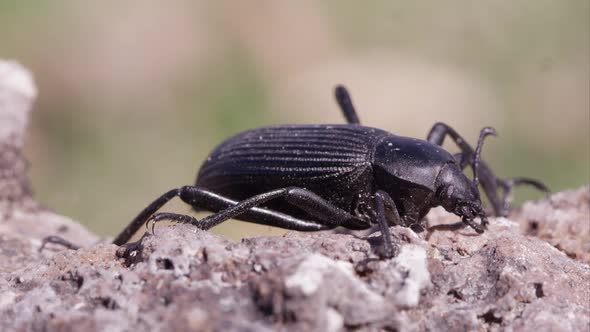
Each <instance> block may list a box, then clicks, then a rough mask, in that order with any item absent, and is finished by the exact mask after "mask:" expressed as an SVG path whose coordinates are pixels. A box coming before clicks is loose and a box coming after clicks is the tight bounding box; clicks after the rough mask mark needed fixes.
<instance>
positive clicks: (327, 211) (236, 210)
mask: <svg viewBox="0 0 590 332" xmlns="http://www.w3.org/2000/svg"><path fill="white" fill-rule="evenodd" d="M193 188H198V189H199V190H197V191H201V192H202V189H200V188H199V187H193ZM181 198H182V197H181ZM277 198H283V199H284V200H285V201H287V202H288V203H289V204H292V205H294V206H296V207H298V208H300V209H301V210H303V211H305V212H306V213H308V214H309V215H310V216H311V217H313V221H312V222H314V223H316V224H319V225H320V226H324V227H322V228H323V229H326V228H334V227H337V226H343V227H346V228H351V229H364V228H366V227H367V224H366V223H365V222H364V221H362V220H360V219H358V218H356V217H354V216H353V215H351V214H350V213H348V212H346V211H344V210H342V209H340V208H338V207H336V206H334V205H332V204H331V203H329V202H328V201H326V200H325V199H323V198H321V197H320V196H318V195H316V194H314V193H313V192H311V191H309V190H306V189H302V188H297V187H288V188H282V189H277V190H273V191H269V192H266V193H263V194H259V195H256V196H253V197H250V198H248V199H245V200H243V201H240V202H232V205H231V206H229V207H227V208H226V209H224V210H220V211H219V212H217V213H215V214H212V215H209V216H207V217H205V218H203V219H201V220H200V221H198V222H197V223H196V224H195V226H198V227H199V228H201V229H209V228H211V227H213V226H216V225H219V224H220V223H222V222H224V221H226V220H228V219H231V218H235V217H240V218H242V216H243V215H245V214H252V212H253V211H257V210H258V211H260V210H262V209H260V208H259V206H260V205H262V204H265V203H266V202H268V201H270V200H273V199H277ZM183 200H185V199H183ZM190 204H193V203H190ZM255 209H257V210H255ZM293 219H294V218H293ZM296 220H298V219H296ZM306 222H307V223H309V221H306ZM290 225H293V220H291V221H289V222H286V223H284V224H280V225H277V224H271V226H279V227H283V228H290V227H289V226H290ZM293 226H295V225H293ZM316 227H317V226H316Z"/></svg>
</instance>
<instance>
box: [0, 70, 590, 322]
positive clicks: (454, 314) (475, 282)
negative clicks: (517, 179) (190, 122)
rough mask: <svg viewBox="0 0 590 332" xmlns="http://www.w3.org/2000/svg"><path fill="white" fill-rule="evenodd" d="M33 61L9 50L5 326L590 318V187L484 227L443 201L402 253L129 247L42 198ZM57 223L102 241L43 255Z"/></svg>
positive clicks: (173, 231)
mask: <svg viewBox="0 0 590 332" xmlns="http://www.w3.org/2000/svg"><path fill="white" fill-rule="evenodd" d="M23 73H24V74H26V71H25V70H24V69H23V68H21V67H19V66H17V65H16V64H13V63H2V62H0V118H1V119H2V121H0V139H2V142H5V143H4V144H3V145H2V150H0V330H2V331H12V330H16V331H20V330H22V331H30V330H32V331H80V330H84V331H88V332H89V331H95V330H100V331H135V330H174V331H182V330H196V331H235V330H239V331H275V330H289V331H291V330H292V331H342V330H359V331H379V330H385V331H486V330H490V331H501V330H514V331H531V330H536V331H588V329H589V327H590V267H589V265H588V263H590V187H588V186H585V187H582V188H579V189H577V190H572V191H565V192H561V193H557V194H554V195H552V196H551V197H549V198H547V199H544V200H540V201H537V202H529V203H526V204H524V206H523V207H522V208H520V209H517V210H515V211H514V212H513V213H512V214H511V215H510V216H509V218H508V219H507V218H491V219H490V222H491V225H490V227H489V229H488V231H487V232H485V233H484V234H482V235H477V234H476V233H475V232H473V231H472V230H471V229H469V228H463V229H460V230H456V231H451V230H445V229H444V227H440V226H436V225H440V224H447V223H452V222H455V221H456V218H455V217H453V216H452V215H449V214H447V213H445V212H444V211H441V210H434V211H432V212H431V213H430V214H429V215H428V217H427V219H428V223H429V225H431V226H433V227H432V228H430V229H429V230H428V231H426V232H423V233H420V234H416V233H414V232H413V231H411V230H409V229H407V228H401V227H394V228H393V229H392V231H393V233H394V234H397V236H398V237H399V239H400V242H401V244H402V246H401V250H400V253H399V254H398V255H397V256H396V257H395V258H393V259H382V260H380V259H378V258H377V256H376V255H375V247H377V246H378V245H379V237H376V236H373V237H369V238H363V237H361V236H359V235H354V234H338V233H337V232H316V233H307V234H305V233H288V234H286V235H284V236H265V237H254V238H248V239H244V240H242V241H241V242H232V241H230V240H227V239H225V238H223V237H221V236H218V235H214V234H212V233H210V232H205V231H200V230H197V229H195V228H194V227H191V226H186V225H176V226H165V227H159V228H156V234H155V235H151V234H146V235H145V236H144V237H143V238H142V239H141V240H140V241H139V242H137V243H135V244H134V245H129V246H124V247H117V246H115V245H112V244H108V243H107V242H106V241H103V242H101V241H99V240H98V239H97V237H96V236H94V235H93V234H91V233H90V232H88V231H86V230H85V229H84V228H83V227H81V226H80V225H79V224H77V223H75V222H74V221H71V220H69V219H68V218H65V217H62V216H59V215H56V214H54V213H52V212H51V211H48V210H46V209H43V208H41V207H39V206H38V205H37V204H36V203H35V202H34V200H33V199H32V198H31V196H30V190H29V184H28V180H27V178H26V174H25V171H26V168H25V167H22V165H26V163H23V162H24V159H23V157H22V156H21V154H20V147H22V138H21V137H22V135H23V133H24V125H23V126H15V124H22V123H23V122H22V121H24V123H25V124H26V117H27V112H28V110H29V105H30V103H27V101H28V100H31V99H33V98H34V89H31V88H30V87H31V86H32V83H30V84H31V85H30V86H28V87H29V89H28V90H27V89H26V88H27V85H26V84H24V83H22V82H23V81H24V82H26V81H27V77H26V75H25V77H24V78H23V77H22V75H24V74H23ZM19 75H21V76H19ZM7 77H8V78H10V79H7ZM29 80H30V79H29ZM14 82H17V83H19V84H14ZM13 100H17V101H19V102H17V103H14V102H12V101H13ZM19 107H20V108H19ZM3 114H4V115H3ZM19 117H20V118H19ZM22 117H24V119H25V120H22ZM6 119H8V120H9V121H5V120H6ZM13 120H14V121H13ZM6 124H10V127H9V126H7V125H6ZM3 126H4V128H2V127H3ZM15 128H16V129H15ZM7 133H8V134H7ZM3 135H4V136H3ZM19 135H20V136H19ZM7 147H8V148H7ZM15 151H16V152H15ZM47 235H61V236H63V237H66V238H68V239H69V240H71V241H74V242H76V243H80V244H88V245H87V246H85V247H84V248H82V249H80V250H77V251H74V250H67V249H66V250H64V249H62V248H58V247H55V246H52V247H50V248H48V249H47V250H44V251H42V252H39V251H38V249H39V246H40V245H41V239H42V238H43V237H44V236H47Z"/></svg>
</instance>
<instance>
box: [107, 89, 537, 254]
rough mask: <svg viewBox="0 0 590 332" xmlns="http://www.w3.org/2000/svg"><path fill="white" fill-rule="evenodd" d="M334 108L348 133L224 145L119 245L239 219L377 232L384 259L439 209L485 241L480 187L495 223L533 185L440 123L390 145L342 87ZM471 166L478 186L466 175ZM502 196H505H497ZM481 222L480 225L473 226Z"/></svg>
mask: <svg viewBox="0 0 590 332" xmlns="http://www.w3.org/2000/svg"><path fill="white" fill-rule="evenodd" d="M335 96H336V100H337V102H338V104H339V106H340V109H341V110H342V112H343V114H344V116H345V118H346V120H347V124H338V125H280V126H272V127H264V128H258V129H252V130H248V131H245V132H242V133H239V134H237V135H235V136H233V137H231V138H229V139H227V140H226V141H225V142H223V143H221V144H220V145H219V146H218V147H217V148H216V149H215V150H213V152H211V154H210V155H209V157H208V158H207V160H206V161H205V162H204V164H203V165H202V167H201V169H200V171H199V173H198V175H197V179H196V182H195V185H194V186H184V187H181V188H177V189H172V190H170V191H168V192H167V193H165V194H163V195H162V196H160V197H159V198H157V199H156V200H155V201H154V202H153V203H151V204H150V205H149V206H147V207H146V208H145V209H144V210H143V211H141V213H140V214H139V215H138V216H137V217H136V218H135V219H134V220H133V221H131V223H130V224H129V225H128V226H127V227H126V228H125V229H124V230H123V231H122V232H121V233H120V234H119V235H118V236H117V237H116V238H115V240H114V241H113V243H115V244H117V245H122V244H124V243H126V242H127V241H128V240H129V239H130V238H131V236H132V235H133V234H134V233H135V232H136V231H137V230H138V229H139V228H140V227H141V226H142V225H143V224H146V227H147V226H148V224H149V223H150V222H152V231H153V226H154V224H155V223H157V222H158V221H161V220H171V221H174V222H178V223H189V224H192V225H195V226H196V227H198V228H200V229H205V230H206V229H209V228H211V227H213V226H216V225H218V224H220V223H222V222H224V221H226V220H228V219H231V218H235V219H240V220H244V221H249V222H253V223H257V224H263V225H269V226H276V227H281V228H286V229H291V230H297V231H318V230H325V229H333V228H336V227H345V228H348V229H352V230H362V229H369V228H371V227H373V226H375V227H377V228H378V230H379V231H380V232H381V235H382V239H383V247H382V252H381V254H382V255H383V256H386V257H391V256H393V255H395V254H396V250H397V248H396V246H395V245H394V243H393V242H392V234H391V232H390V229H389V226H392V225H402V226H406V227H412V228H413V229H415V230H420V229H422V228H423V225H422V222H421V221H422V219H423V217H424V216H425V215H426V213H428V211H429V210H430V209H431V208H432V207H436V206H439V205H440V206H442V207H444V208H445V209H446V210H447V211H449V212H452V213H454V214H456V215H458V216H460V217H461V219H462V221H463V223H464V224H466V225H468V226H470V227H472V228H473V229H474V230H475V231H477V232H478V233H482V232H483V231H484V229H485V228H486V224H487V223H488V221H487V218H486V213H485V212H484V209H483V207H482V203H481V199H480V195H479V190H478V187H479V185H480V184H481V187H482V189H483V192H484V193H485V194H486V196H487V197H488V199H489V201H490V203H491V205H492V208H493V210H494V214H495V215H500V216H505V215H506V214H507V213H508V203H509V200H510V192H511V189H512V187H513V186H514V185H519V184H528V185H532V186H534V187H536V188H538V189H539V190H542V191H545V192H547V188H546V187H545V185H543V184H542V183H541V182H539V181H536V180H533V179H528V178H513V179H508V180H502V179H499V178H497V177H496V176H495V175H494V173H493V172H492V171H491V170H490V168H489V167H488V166H487V164H486V163H485V162H483V161H482V160H481V158H480V155H481V148H482V144H483V141H484V138H485V137H486V136H488V135H495V130H494V129H493V128H490V127H486V128H484V129H482V130H481V133H480V136H479V141H478V142H477V146H476V149H475V150H473V148H472V147H471V146H470V145H469V144H468V143H467V142H466V141H465V140H464V139H463V138H462V137H461V136H460V135H459V134H458V133H457V132H456V131H455V130H453V129H452V128H451V127H449V126H447V125H446V124H444V123H440V122H439V123H436V124H435V125H434V126H433V127H432V129H431V130H430V133H429V134H428V136H427V138H426V140H421V139H416V138H408V137H402V136H396V135H393V134H391V133H389V132H387V131H384V130H381V129H377V128H371V127H365V126H362V125H360V121H359V118H358V116H357V114H356V111H355V109H354V106H353V104H352V101H351V99H350V96H349V94H348V92H347V90H346V89H345V88H344V87H343V86H337V87H336V89H335ZM446 136H449V137H450V138H451V139H452V140H453V141H454V142H455V143H456V144H457V145H458V146H459V148H460V150H461V152H460V153H458V154H456V155H451V154H450V153H449V152H447V151H445V150H444V149H443V148H442V147H441V145H442V144H443V142H444V139H445V137H446ZM467 166H471V168H472V169H473V173H474V179H473V181H472V180H470V179H469V178H468V177H467V176H465V174H464V173H463V169H464V168H465V167H467ZM500 191H501V195H500ZM176 196H178V197H180V199H181V200H182V201H184V202H185V203H187V204H189V205H191V206H192V207H193V208H194V209H195V210H207V211H212V212H215V213H214V214H212V215H209V216H207V217H205V218H203V219H201V220H198V219H196V218H194V217H192V216H188V215H182V214H175V213H156V211H157V210H159V209H160V208H161V207H162V206H163V205H164V204H165V203H166V202H168V201H169V200H171V199H172V198H174V197H176ZM476 218H480V220H481V223H476V222H475V221H474V220H475V219H476Z"/></svg>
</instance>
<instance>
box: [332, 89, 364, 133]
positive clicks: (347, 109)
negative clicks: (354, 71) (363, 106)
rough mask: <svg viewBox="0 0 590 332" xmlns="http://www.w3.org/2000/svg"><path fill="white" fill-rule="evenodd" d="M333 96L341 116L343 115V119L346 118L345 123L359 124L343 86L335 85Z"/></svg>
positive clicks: (348, 95)
mask: <svg viewBox="0 0 590 332" xmlns="http://www.w3.org/2000/svg"><path fill="white" fill-rule="evenodd" d="M334 96H335V97H336V102H337V103H338V106H340V110H341V111H342V114H344V117H345V118H346V122H347V123H348V124H360V123H361V122H360V120H359V117H358V115H357V114H356V110H355V109H354V105H353V104H352V99H350V94H349V93H348V90H347V89H346V87H344V86H343V85H337V86H336V88H335V89H334Z"/></svg>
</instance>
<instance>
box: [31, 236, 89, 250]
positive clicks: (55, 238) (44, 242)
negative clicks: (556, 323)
mask: <svg viewBox="0 0 590 332" xmlns="http://www.w3.org/2000/svg"><path fill="white" fill-rule="evenodd" d="M48 243H52V244H57V245H61V246H63V247H65V248H67V249H71V250H78V249H80V246H79V245H77V244H74V243H73V242H70V241H68V240H66V239H64V238H62V237H59V236H56V235H51V236H47V237H45V238H43V240H41V246H40V247H39V249H38V251H39V252H41V251H43V249H45V246H46V245H47V244H48Z"/></svg>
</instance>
